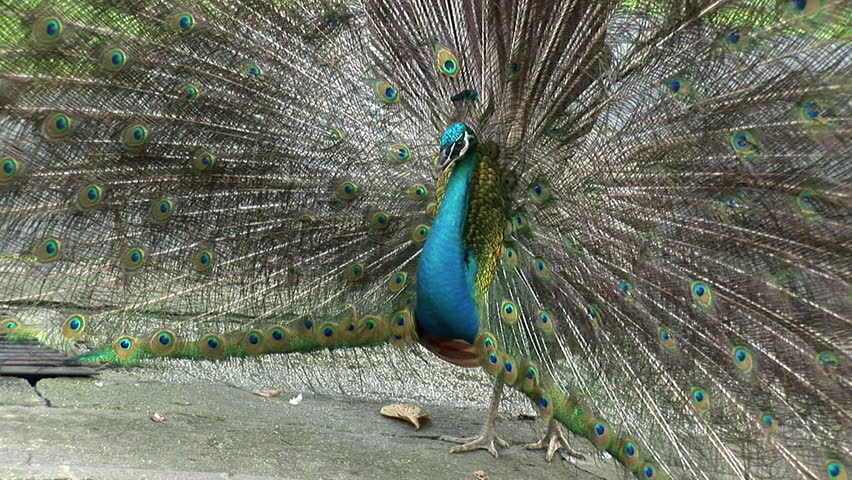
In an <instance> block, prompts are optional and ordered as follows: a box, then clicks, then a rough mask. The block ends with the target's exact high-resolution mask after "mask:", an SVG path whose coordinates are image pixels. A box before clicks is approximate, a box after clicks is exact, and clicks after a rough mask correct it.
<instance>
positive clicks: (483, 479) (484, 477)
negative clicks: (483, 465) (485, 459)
mask: <svg viewBox="0 0 852 480" xmlns="http://www.w3.org/2000/svg"><path fill="white" fill-rule="evenodd" d="M473 474H474V475H476V480H488V474H487V473H485V472H484V471H482V470H479V471H478V472H473Z"/></svg>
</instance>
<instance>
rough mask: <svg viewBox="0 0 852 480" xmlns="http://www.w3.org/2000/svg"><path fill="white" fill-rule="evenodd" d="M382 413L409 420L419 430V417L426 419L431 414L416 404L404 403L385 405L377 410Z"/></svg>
mask: <svg viewBox="0 0 852 480" xmlns="http://www.w3.org/2000/svg"><path fill="white" fill-rule="evenodd" d="M379 413H381V414H382V415H384V416H386V417H391V418H398V419H400V420H405V421H407V422H411V423H412V424H413V425H414V429H415V430H420V419H426V418H429V417H431V416H432V414H431V413H426V412H424V411H423V409H422V408H420V407H418V406H417V405H411V404H406V403H394V404H393V405H385V406H384V407H382V409H381V410H380V411H379Z"/></svg>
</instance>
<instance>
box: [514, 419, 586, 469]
mask: <svg viewBox="0 0 852 480" xmlns="http://www.w3.org/2000/svg"><path fill="white" fill-rule="evenodd" d="M560 446H561V447H562V449H563V450H565V453H567V454H568V455H571V456H572V457H575V458H579V459H580V460H584V459H585V458H586V457H584V456H583V454H581V453H580V452H577V451H576V450H574V449H573V448H571V444H569V443H568V437H567V436H565V427H563V426H562V424H561V423H559V421H558V420H556V419H555V418H551V419H550V422H549V423H548V424H547V433H545V434H544V437H542V438H541V440H539V441H538V442H536V443H528V444H526V445H524V448H526V449H528V450H544V449H545V448H546V449H547V454H546V455H545V456H544V458H546V459H547V461H548V462H552V461H553V455H555V454H556V451H557V450H559V447H560Z"/></svg>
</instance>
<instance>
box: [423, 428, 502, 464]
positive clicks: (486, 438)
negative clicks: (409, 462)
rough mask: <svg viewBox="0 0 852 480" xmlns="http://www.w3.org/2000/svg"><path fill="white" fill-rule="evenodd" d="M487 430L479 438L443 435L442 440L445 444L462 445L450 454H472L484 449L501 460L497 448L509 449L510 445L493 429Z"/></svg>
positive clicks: (453, 449) (454, 448)
mask: <svg viewBox="0 0 852 480" xmlns="http://www.w3.org/2000/svg"><path fill="white" fill-rule="evenodd" d="M487 430H488V429H487V428H486V429H483V432H482V435H480V436H478V437H450V436H447V435H443V436H441V437H440V439H441V440H443V441H445V442H453V443H460V444H461V445H458V446H456V447H453V448H451V449H450V453H461V452H470V451H473V450H479V449H482V450H488V453H490V454H491V455H494V458H499V457H500V455H498V454H497V447H498V446H499V447H502V448H509V443H508V442H506V441H505V440H503V439H502V438H500V437H498V436H497V433H496V432H495V431H494V429H493V428H492V429H490V430H491V431H490V432H489V431H487Z"/></svg>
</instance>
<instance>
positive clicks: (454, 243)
mask: <svg viewBox="0 0 852 480" xmlns="http://www.w3.org/2000/svg"><path fill="white" fill-rule="evenodd" d="M475 168H476V154H475V153H472V152H470V153H468V154H467V155H466V156H465V157H464V158H462V159H460V160H458V161H457V162H456V165H455V166H454V168H453V173H452V174H451V175H450V179H449V181H448V182H447V187H446V190H445V191H444V198H443V200H442V202H441V205H440V207H439V209H438V215H437V216H436V217H435V223H434V224H433V225H432V229H431V231H430V232H429V238H427V239H426V244H425V246H424V247H423V252H422V253H421V255H420V263H419V264H418V267H417V307H416V309H415V318H416V320H417V325H418V326H419V327H420V328H423V329H424V330H426V331H427V332H429V333H431V334H432V335H436V336H439V337H443V338H449V339H461V340H466V341H468V342H471V343H472V342H473V340H474V339H475V338H476V335H477V334H478V332H479V307H478V306H477V303H476V300H475V298H474V280H475V278H476V268H477V266H476V259H475V258H474V256H473V252H472V251H470V250H468V249H467V247H465V245H464V242H463V239H464V230H465V222H466V219H467V212H468V193H469V189H470V181H471V178H473V173H474V170H475ZM466 257H467V258H466ZM465 260H467V261H465Z"/></svg>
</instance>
